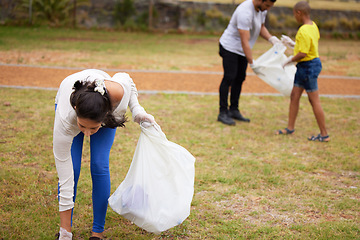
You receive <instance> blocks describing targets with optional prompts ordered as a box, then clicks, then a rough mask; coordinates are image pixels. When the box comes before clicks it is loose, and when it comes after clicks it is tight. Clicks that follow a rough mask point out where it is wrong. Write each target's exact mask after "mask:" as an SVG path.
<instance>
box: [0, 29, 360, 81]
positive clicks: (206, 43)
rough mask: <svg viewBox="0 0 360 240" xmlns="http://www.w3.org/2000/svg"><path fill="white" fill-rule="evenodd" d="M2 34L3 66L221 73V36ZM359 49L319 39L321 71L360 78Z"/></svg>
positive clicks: (260, 49) (353, 43)
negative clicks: (4, 64)
mask: <svg viewBox="0 0 360 240" xmlns="http://www.w3.org/2000/svg"><path fill="white" fill-rule="evenodd" d="M0 36H1V37H0V62H1V63H8V64H9V63H10V64H28V65H46V66H64V67H83V68H103V69H141V70H180V71H181V70H205V71H222V67H221V58H220V57H219V55H218V51H219V50H218V48H219V46H218V41H219V37H220V36H219V35H186V34H156V33H154V34H148V33H139V32H130V33H126V32H119V31H105V30H94V31H89V30H80V29H63V28H58V29H51V28H45V27H43V28H24V27H4V26H0ZM290 36H291V35H290ZM278 37H281V36H278ZM291 37H294V36H291ZM358 45H359V43H358V41H357V40H338V39H325V38H322V39H321V40H320V44H319V53H320V58H321V60H322V63H323V72H326V73H327V74H338V75H347V76H360V69H359V67H358V65H359V63H360V60H359V56H360V48H359V47H358ZM270 46H271V45H270V44H269V43H268V42H267V41H265V40H263V39H259V40H258V41H257V43H256V44H255V46H254V49H253V55H254V57H255V58H256V57H259V56H260V55H261V54H263V53H264V52H266V51H267V50H268V49H269V48H270ZM287 54H292V52H291V51H289V52H288V53H287Z"/></svg>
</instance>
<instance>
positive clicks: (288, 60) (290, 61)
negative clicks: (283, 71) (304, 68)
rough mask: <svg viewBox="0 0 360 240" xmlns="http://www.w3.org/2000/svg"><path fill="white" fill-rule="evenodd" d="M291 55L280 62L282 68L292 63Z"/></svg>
mask: <svg viewBox="0 0 360 240" xmlns="http://www.w3.org/2000/svg"><path fill="white" fill-rule="evenodd" d="M292 58H293V56H290V57H288V58H287V59H286V61H285V62H284V63H283V64H282V66H283V68H285V67H286V66H288V65H291V64H294V63H295V62H293V61H292Z"/></svg>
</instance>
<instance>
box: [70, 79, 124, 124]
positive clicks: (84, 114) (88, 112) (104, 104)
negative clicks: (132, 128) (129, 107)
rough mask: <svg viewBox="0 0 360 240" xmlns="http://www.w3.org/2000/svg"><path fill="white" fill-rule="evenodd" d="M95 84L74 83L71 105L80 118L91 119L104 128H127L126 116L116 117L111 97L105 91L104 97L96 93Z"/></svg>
mask: <svg viewBox="0 0 360 240" xmlns="http://www.w3.org/2000/svg"><path fill="white" fill-rule="evenodd" d="M95 87H96V85H95V82H90V81H87V80H85V81H81V80H78V81H76V82H75V83H74V87H73V90H74V91H73V92H72V93H71V95H70V104H71V106H72V107H73V108H74V109H75V112H76V115H77V116H78V117H80V118H86V119H90V120H92V121H94V122H99V123H102V126H104V127H109V128H115V127H125V122H126V121H127V119H126V117H125V115H123V116H121V117H117V118H116V117H115V116H114V115H113V109H112V106H111V99H110V95H109V94H108V92H107V91H106V89H105V93H104V95H102V94H101V93H99V92H97V91H94V89H95Z"/></svg>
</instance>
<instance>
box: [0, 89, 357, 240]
mask: <svg viewBox="0 0 360 240" xmlns="http://www.w3.org/2000/svg"><path fill="white" fill-rule="evenodd" d="M55 93H56V92H55V91H45V90H22V89H10V88H0V103H1V104H0V121H1V125H0V126H1V127H0V133H1V134H0V136H1V137H0V152H1V157H0V164H1V168H0V182H1V190H0V194H1V196H2V198H0V206H1V207H0V226H1V227H0V229H1V231H0V239H16V240H19V239H53V235H54V234H55V232H56V231H57V230H58V224H59V218H58V214H57V208H58V206H57V197H56V196H57V174H56V170H55V166H54V160H53V155H52V125H53V116H54V105H53V103H54V96H55ZM139 99H140V102H141V103H142V105H143V106H144V107H145V109H146V110H147V111H148V112H149V113H151V114H153V115H154V116H155V118H156V120H157V122H158V123H159V124H160V126H161V127H162V129H163V131H164V133H165V134H166V135H167V137H168V139H169V140H171V141H173V142H176V143H178V144H180V145H182V146H184V147H185V148H187V149H188V150H189V151H190V152H191V153H192V154H193V155H194V156H195V157H196V179H195V194H194V198H193V202H192V210H191V215H190V217H189V218H188V219H187V220H186V221H185V222H184V223H183V224H181V225H180V226H178V227H175V228H173V229H170V230H169V231H166V232H164V233H163V234H161V235H159V236H156V235H153V234H150V233H146V232H145V231H144V230H141V229H139V228H138V227H136V226H135V225H132V224H131V223H130V222H129V221H127V220H125V219H124V218H122V217H121V216H119V215H118V214H116V213H115V212H113V211H112V210H111V209H109V210H108V215H107V220H106V221H107V222H106V226H105V227H106V232H105V233H106V236H107V237H108V238H111V239H167V238H170V239H358V238H359V236H360V228H359V226H360V216H359V209H360V202H359V197H360V184H359V183H360V162H359V157H360V154H359V142H360V137H359V136H360V130H359V115H358V113H359V111H360V102H359V100H358V99H340V98H337V99H331V98H322V99H321V100H322V104H323V107H324V111H325V113H326V119H327V126H328V130H329V132H330V136H331V138H332V139H331V142H329V143H318V142H308V141H307V140H306V137H307V136H309V135H310V134H316V133H318V129H317V125H316V122H315V119H314V117H313V114H312V110H311V107H310V105H309V103H308V102H307V99H306V98H303V99H302V102H301V109H300V115H299V117H298V121H297V127H296V134H295V135H294V136H276V135H274V132H275V130H277V129H279V128H282V127H284V126H285V125H286V119H287V108H288V99H287V98H285V97H270V96H243V97H242V102H243V103H244V104H243V106H244V107H243V112H244V113H245V114H246V116H249V117H250V118H251V119H252V122H251V123H250V124H245V123H239V124H237V126H236V127H228V126H224V125H222V124H220V123H218V122H217V121H216V115H217V101H218V99H217V97H216V96H191V95H183V94H173V95H168V94H157V95H141V96H140V98H139ZM5 103H6V104H5ZM245 103H246V104H245ZM139 134H140V129H139V127H138V125H137V124H136V123H133V122H129V123H128V124H127V127H126V128H125V129H118V131H117V136H116V138H115V143H114V146H113V148H112V152H111V158H110V169H111V182H112V191H111V192H114V191H115V189H116V188H117V186H118V185H119V184H120V183H121V181H122V180H123V179H124V177H125V175H126V172H127V170H128V168H129V165H130V163H131V159H132V156H133V152H134V150H135V146H136V143H137V139H138V137H139ZM88 149H89V142H88V139H86V140H85V144H84V158H83V167H82V172H81V177H80V182H79V191H78V197H77V203H76V207H75V213H74V226H73V231H74V235H75V237H74V239H87V237H88V236H89V231H90V229H91V223H92V209H91V180H90V174H89V150H88Z"/></svg>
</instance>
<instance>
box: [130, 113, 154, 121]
mask: <svg viewBox="0 0 360 240" xmlns="http://www.w3.org/2000/svg"><path fill="white" fill-rule="evenodd" d="M134 122H137V123H138V124H140V123H141V122H149V123H151V124H153V123H155V118H154V117H153V115H151V114H148V113H139V114H138V115H136V116H135V117H134Z"/></svg>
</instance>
